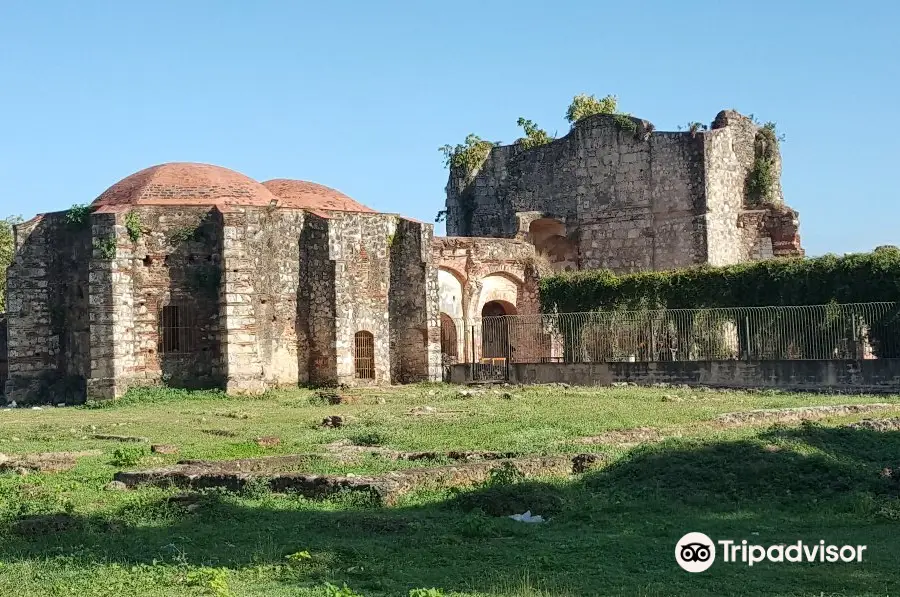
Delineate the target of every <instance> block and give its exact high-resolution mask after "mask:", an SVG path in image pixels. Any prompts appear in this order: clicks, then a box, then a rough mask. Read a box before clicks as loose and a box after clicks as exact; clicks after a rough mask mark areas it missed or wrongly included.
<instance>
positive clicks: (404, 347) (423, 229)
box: [388, 218, 441, 383]
mask: <svg viewBox="0 0 900 597" xmlns="http://www.w3.org/2000/svg"><path fill="white" fill-rule="evenodd" d="M431 240H432V227H431V226H426V225H424V224H421V223H419V222H413V221H410V220H406V219H402V218H401V219H399V220H398V222H397V226H396V231H395V232H394V236H393V237H392V238H391V244H390V294H389V299H388V309H389V318H390V327H391V379H392V381H394V382H396V383H411V382H416V381H429V380H430V381H437V380H438V379H440V378H439V374H440V373H439V367H440V342H441V338H440V322H439V316H440V312H439V310H438V309H439V306H438V301H439V299H438V281H437V268H436V267H435V266H434V263H433V260H432V255H431Z"/></svg>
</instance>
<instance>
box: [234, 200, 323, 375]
mask: <svg viewBox="0 0 900 597" xmlns="http://www.w3.org/2000/svg"><path fill="white" fill-rule="evenodd" d="M226 221H227V222H228V224H229V232H230V234H229V238H227V239H226V248H228V245H231V247H230V248H231V249H232V251H233V253H232V255H231V259H228V260H226V263H225V267H226V269H235V268H234V267H233V266H234V265H235V264H238V265H245V266H246V268H247V272H246V273H247V274H248V275H246V276H244V277H242V280H241V282H240V283H238V282H237V281H236V280H235V279H234V278H233V277H232V278H231V279H232V280H233V281H235V283H236V285H237V286H238V288H237V291H239V294H240V295H241V300H240V301H239V304H235V305H233V306H231V307H230V314H231V315H233V316H234V317H242V318H244V320H243V321H242V322H241V325H240V326H238V327H237V328H236V333H240V334H244V335H246V336H247V338H243V340H244V343H245V344H246V345H247V347H248V350H251V352H252V354H250V355H245V357H244V359H245V362H246V361H247V360H250V361H251V362H253V363H254V364H255V363H258V366H259V367H260V368H261V371H260V370H259V369H255V371H257V372H258V373H257V375H258V380H260V381H262V382H264V383H265V385H266V386H267V387H270V386H296V385H297V383H298V382H300V381H303V382H306V381H308V379H309V360H308V356H306V357H305V358H304V359H301V358H300V352H301V351H300V349H299V347H300V344H301V336H302V343H304V344H305V343H306V341H307V340H306V337H305V334H298V330H300V329H301V327H302V326H301V324H300V323H299V322H298V305H297V300H298V287H299V283H300V259H301V256H300V238H301V235H302V233H303V221H304V218H303V212H302V211H299V210H291V209H271V208H249V207H248V208H241V209H238V210H233V211H232V212H230V213H228V214H226ZM227 275H228V274H226V276H227ZM226 317H227V315H226ZM231 341H236V342H241V341H242V338H239V337H235V335H233V334H232V335H230V336H229V342H231ZM303 352H304V354H305V355H306V354H307V351H306V350H304V351H303ZM254 367H256V365H254ZM229 373H231V371H230V370H229ZM247 373H248V374H251V373H252V372H250V371H248V372H247ZM250 376H251V377H254V376H253V375H252V374H251V375H250Z"/></svg>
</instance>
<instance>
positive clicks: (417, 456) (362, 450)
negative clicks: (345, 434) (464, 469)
mask: <svg viewBox="0 0 900 597" xmlns="http://www.w3.org/2000/svg"><path fill="white" fill-rule="evenodd" d="M325 450H326V452H327V453H328V454H329V455H331V456H334V457H336V458H338V459H339V460H342V461H352V460H358V459H359V458H361V457H364V456H369V455H371V456H379V457H381V458H386V459H388V460H411V461H414V460H453V461H456V462H478V461H482V460H501V459H504V458H515V457H517V456H520V454H517V453H515V452H487V451H463V450H450V451H449V452H403V451H400V450H392V449H390V448H383V447H381V446H358V445H355V444H353V442H351V441H350V440H347V439H341V440H337V441H334V442H331V443H330V444H327V445H326V446H325Z"/></svg>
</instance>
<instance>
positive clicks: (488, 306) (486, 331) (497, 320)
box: [481, 300, 516, 359]
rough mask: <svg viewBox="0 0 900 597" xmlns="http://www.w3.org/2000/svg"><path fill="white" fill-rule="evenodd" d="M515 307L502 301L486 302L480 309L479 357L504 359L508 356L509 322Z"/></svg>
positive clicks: (514, 312)
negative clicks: (508, 317)
mask: <svg viewBox="0 0 900 597" xmlns="http://www.w3.org/2000/svg"><path fill="white" fill-rule="evenodd" d="M515 314H516V307H515V305H513V304H512V303H509V302H507V301H502V300H493V301H488V302H486V303H485V304H484V307H482V308H481V357H482V358H483V359H505V358H507V357H508V356H509V351H510V346H509V321H508V319H507V318H506V317H505V316H506V315H515Z"/></svg>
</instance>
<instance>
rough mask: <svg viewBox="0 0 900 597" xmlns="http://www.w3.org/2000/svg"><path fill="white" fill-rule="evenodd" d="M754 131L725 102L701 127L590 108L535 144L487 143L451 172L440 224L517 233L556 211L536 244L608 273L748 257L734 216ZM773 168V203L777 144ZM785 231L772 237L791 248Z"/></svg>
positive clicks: (456, 230)
mask: <svg viewBox="0 0 900 597" xmlns="http://www.w3.org/2000/svg"><path fill="white" fill-rule="evenodd" d="M629 123H630V124H629ZM632 129H633V130H632ZM758 130H759V127H758V126H757V125H756V124H754V123H753V121H752V120H751V119H749V118H747V117H745V116H742V115H740V114H738V113H737V112H733V111H723V112H720V113H719V115H718V116H717V117H716V119H715V121H714V122H713V126H712V129H711V130H709V131H706V132H704V131H695V132H653V130H652V126H651V125H650V124H649V123H647V122H646V121H642V120H638V119H631V118H625V117H622V116H609V115H596V116H591V117H588V118H585V119H583V120H581V121H579V122H578V123H577V124H576V125H575V126H574V127H573V129H572V131H570V132H569V133H568V134H567V135H565V136H564V137H562V138H560V139H557V140H555V141H553V142H551V143H548V144H546V145H542V146H539V147H536V148H532V149H528V150H526V149H523V148H521V147H520V146H518V145H509V146H501V147H495V148H493V149H492V150H491V152H490V154H489V155H488V157H487V159H486V160H485V162H484V163H483V165H482V166H481V167H480V168H479V169H478V170H477V171H476V172H474V173H471V174H470V175H469V176H467V173H465V172H461V171H459V170H458V169H451V172H450V178H449V181H448V184H447V204H446V205H447V231H448V234H451V235H461V236H491V237H508V238H520V239H527V238H529V226H530V224H531V223H532V222H534V221H536V220H542V219H543V220H555V221H557V222H559V224H560V227H561V228H562V229H564V230H565V231H566V234H565V235H564V236H554V237H553V238H554V239H555V240H558V241H559V243H560V244H559V246H558V247H556V246H553V247H549V248H548V249H547V250H546V251H544V252H545V253H547V254H548V255H550V256H551V257H552V258H553V259H555V260H557V261H560V262H561V263H563V262H564V263H572V262H576V261H577V265H578V267H579V268H581V269H596V268H608V269H611V270H613V271H614V272H616V273H627V272H634V271H641V270H666V269H677V268H683V267H687V266H691V265H695V264H699V263H712V264H716V265H724V264H729V263H735V262H738V261H743V260H747V259H749V257H748V256H747V254H746V251H745V245H746V242H745V240H744V239H745V238H746V233H745V231H742V230H740V229H739V227H738V224H739V221H740V220H741V214H742V212H743V211H744V210H745V209H746V205H747V198H748V197H747V195H748V190H747V189H748V184H747V181H748V177H749V175H750V173H751V171H752V169H753V167H754V161H755V158H756V152H757V151H759V147H758V145H759V144H758V143H757V139H756V137H757V131H758ZM772 174H773V177H774V181H773V183H772V188H771V189H769V193H768V194H769V196H770V197H771V198H772V202H773V203H774V204H780V203H782V201H783V199H782V191H781V183H780V174H781V157H780V155H779V154H778V152H777V149H776V150H775V155H774V157H773V164H772ZM789 228H790V227H789V226H788V227H786V228H785V229H784V230H783V231H782V232H779V233H778V234H779V235H780V236H781V237H782V240H781V241H779V242H782V243H784V244H785V247H787V246H788V245H793V244H796V245H797V247H799V237H797V238H796V239H794V238H793V235H792V233H791V232H790V230H789ZM570 242H573V243H577V247H578V251H577V253H578V255H577V257H574V256H572V255H570V253H571V251H570V250H569V243H570ZM761 242H763V243H764V241H762V240H761ZM792 250H793V251H794V253H793V254H796V250H797V249H796V248H794V249H792ZM786 251H787V249H785V254H787V253H786ZM757 252H758V251H757ZM556 253H559V255H557V254H556Z"/></svg>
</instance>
